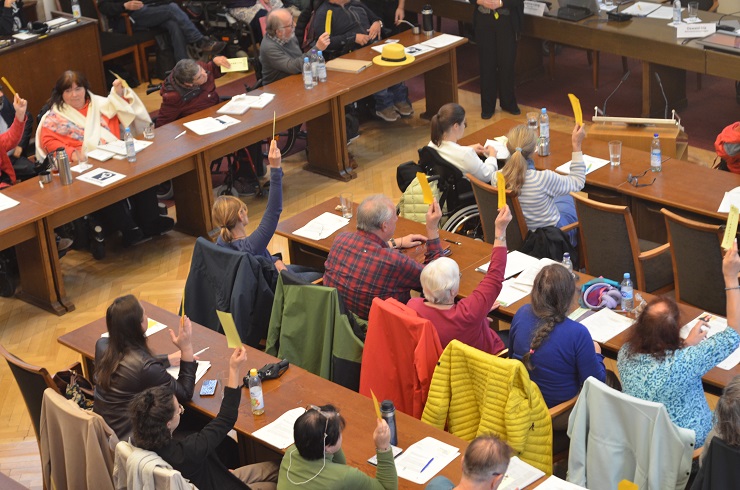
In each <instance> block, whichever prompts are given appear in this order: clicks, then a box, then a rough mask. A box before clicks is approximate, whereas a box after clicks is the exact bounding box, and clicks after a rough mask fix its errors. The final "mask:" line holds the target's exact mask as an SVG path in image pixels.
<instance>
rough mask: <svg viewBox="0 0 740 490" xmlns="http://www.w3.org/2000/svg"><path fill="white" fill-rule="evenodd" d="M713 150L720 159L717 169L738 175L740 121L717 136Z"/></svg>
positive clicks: (739, 168) (739, 162)
mask: <svg viewBox="0 0 740 490" xmlns="http://www.w3.org/2000/svg"><path fill="white" fill-rule="evenodd" d="M714 149H715V150H716V151H717V156H718V157H719V158H720V159H721V161H720V164H719V167H717V168H719V169H720V170H726V171H728V172H733V173H736V174H740V121H737V122H734V123H732V124H730V125H729V126H727V127H726V128H725V129H723V130H722V132H721V133H719V134H718V135H717V139H716V140H715V142H714Z"/></svg>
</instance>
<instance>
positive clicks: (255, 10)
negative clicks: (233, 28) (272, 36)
mask: <svg viewBox="0 0 740 490" xmlns="http://www.w3.org/2000/svg"><path fill="white" fill-rule="evenodd" d="M266 4H269V5H270V11H271V12H274V11H275V10H276V9H281V8H283V2H281V1H280V0H269V1H268V2H264V4H263V2H262V1H261V0H229V1H228V2H227V3H226V8H227V9H228V10H229V14H231V16H232V17H234V18H235V19H236V20H238V21H241V22H244V23H245V24H249V27H250V28H251V29H252V34H253V35H254V42H255V43H257V44H260V43H262V24H261V23H260V19H261V18H263V17H264V16H266V15H268V13H267V8H265V5H266ZM261 49H262V46H260V50H261Z"/></svg>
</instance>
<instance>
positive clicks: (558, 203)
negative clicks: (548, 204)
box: [554, 195, 578, 247]
mask: <svg viewBox="0 0 740 490" xmlns="http://www.w3.org/2000/svg"><path fill="white" fill-rule="evenodd" d="M554 202H555V207H556V208H558V211H559V212H560V221H558V227H563V226H565V225H569V224H571V223H575V222H576V221H578V214H576V203H575V202H574V201H573V197H571V196H569V195H568V196H559V197H556V198H555V199H554ZM577 233H578V230H577V229H575V230H571V231H569V232H567V233H566V234H567V235H568V238H569V239H570V244H571V245H573V246H574V247H575V246H576V245H577V244H578V234H577Z"/></svg>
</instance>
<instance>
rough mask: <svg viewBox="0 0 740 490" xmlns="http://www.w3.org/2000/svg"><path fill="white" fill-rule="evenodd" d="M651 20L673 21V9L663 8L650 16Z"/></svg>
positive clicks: (659, 8) (654, 11)
mask: <svg viewBox="0 0 740 490" xmlns="http://www.w3.org/2000/svg"><path fill="white" fill-rule="evenodd" d="M648 17H649V18H651V19H665V20H671V19H673V7H666V6H661V7H658V8H657V9H655V10H653V11H652V12H650V13H649V14H648Z"/></svg>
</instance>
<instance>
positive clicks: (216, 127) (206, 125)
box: [183, 116, 239, 136]
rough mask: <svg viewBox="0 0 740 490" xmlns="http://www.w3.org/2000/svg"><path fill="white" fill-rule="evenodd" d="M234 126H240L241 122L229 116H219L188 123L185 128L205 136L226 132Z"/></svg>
mask: <svg viewBox="0 0 740 490" xmlns="http://www.w3.org/2000/svg"><path fill="white" fill-rule="evenodd" d="M234 124H239V120H238V119H234V118H233V117H229V116H218V117H204V118H203V119H196V120H195V121H190V122H186V123H185V124H183V126H185V127H186V128H188V129H189V130H190V131H192V132H194V133H195V134H198V135H200V136H203V135H206V134H211V133H215V132H217V131H221V130H224V129H226V128H228V127H229V126H233V125H234Z"/></svg>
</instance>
